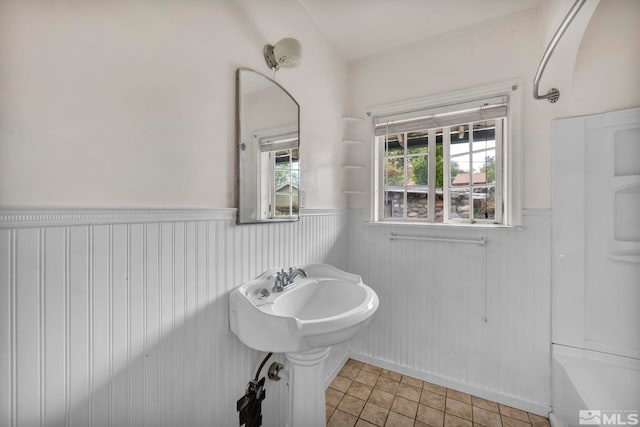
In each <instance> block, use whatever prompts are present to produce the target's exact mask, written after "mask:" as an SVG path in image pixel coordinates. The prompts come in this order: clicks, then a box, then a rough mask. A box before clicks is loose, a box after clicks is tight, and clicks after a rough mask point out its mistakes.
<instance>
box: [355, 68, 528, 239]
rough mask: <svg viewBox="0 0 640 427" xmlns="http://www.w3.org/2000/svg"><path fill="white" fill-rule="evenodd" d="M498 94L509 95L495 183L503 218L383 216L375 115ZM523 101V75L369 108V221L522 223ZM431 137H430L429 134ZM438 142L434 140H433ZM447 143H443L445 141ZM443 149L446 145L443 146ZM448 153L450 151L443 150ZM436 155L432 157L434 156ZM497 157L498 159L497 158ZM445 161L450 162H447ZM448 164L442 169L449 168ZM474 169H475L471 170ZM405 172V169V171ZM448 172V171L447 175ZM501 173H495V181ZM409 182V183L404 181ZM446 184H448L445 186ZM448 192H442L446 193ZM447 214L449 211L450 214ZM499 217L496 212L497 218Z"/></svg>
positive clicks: (432, 198)
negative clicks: (517, 77)
mask: <svg viewBox="0 0 640 427" xmlns="http://www.w3.org/2000/svg"><path fill="white" fill-rule="evenodd" d="M496 96H506V97H507V99H508V101H507V115H506V119H505V122H506V131H505V132H504V133H503V135H502V137H503V149H502V159H501V161H500V165H499V166H501V167H497V168H496V169H500V170H501V173H502V185H496V191H498V189H497V187H501V191H502V203H503V209H502V221H501V222H500V223H496V224H494V223H493V222H487V221H478V220H476V221H475V222H474V221H473V219H472V218H470V219H465V220H463V221H451V220H450V221H449V222H433V218H431V220H429V221H427V220H416V219H413V218H402V219H390V218H384V197H385V194H384V193H385V192H384V172H383V169H384V167H383V165H382V163H383V161H384V157H383V153H382V150H380V149H379V148H380V147H379V145H380V144H379V143H378V142H377V141H376V136H375V119H376V117H380V116H386V115H392V114H402V113H405V112H411V111H416V110H428V109H436V108H438V107H442V106H449V105H452V104H464V103H467V102H470V101H474V100H476V101H477V100H482V99H489V98H494V97H496ZM521 104H522V81H521V80H520V79H513V80H508V81H503V82H498V83H494V84H488V85H483V86H478V87H474V88H470V89H463V90H457V91H451V92H446V93H442V94H437V95H431V96H426V97H420V98H413V99H409V100H405V101H400V102H394V103H389V104H383V105H379V106H375V107H370V108H368V109H367V122H368V126H367V132H368V133H369V135H368V139H369V140H370V141H371V142H372V146H371V147H372V149H371V159H370V161H371V165H372V173H371V178H372V179H371V180H370V182H371V188H370V191H369V194H370V201H369V207H370V210H369V215H368V217H369V218H368V220H369V221H368V222H370V223H374V224H393V225H396V224H410V225H419V226H438V227H442V226H445V227H446V226H465V227H468V226H473V227H518V226H520V225H522V140H521V130H520V121H521V118H520V116H521ZM429 140H431V138H429ZM434 145H435V140H434ZM443 145H444V144H443ZM443 150H444V147H443ZM429 151H430V154H429V158H428V159H429V160H428V161H429V169H431V166H432V163H433V165H434V166H435V155H434V154H433V153H435V152H431V150H429ZM444 154H445V155H446V156H447V157H449V156H448V154H449V153H444ZM432 158H433V161H432V160H431V159H432ZM496 161H498V159H496ZM444 164H445V165H447V164H448V162H444ZM447 169H448V167H446V168H445V170H444V171H443V172H446V171H447ZM471 173H472V171H471ZM405 174H406V172H405ZM445 176H446V175H445ZM497 179H498V177H496V183H498V181H497ZM405 184H406V183H405ZM444 187H445V188H446V187H447V186H444ZM445 196H446V194H443V197H445ZM434 202H435V194H432V192H430V195H429V204H430V205H432V203H434ZM469 202H470V203H472V195H470V201H469ZM447 216H448V215H447ZM497 221H498V217H497V214H496V222H497Z"/></svg>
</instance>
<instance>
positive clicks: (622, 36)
mask: <svg viewBox="0 0 640 427" xmlns="http://www.w3.org/2000/svg"><path fill="white" fill-rule="evenodd" d="M547 3H548V4H547ZM596 3H597V2H595V1H594V0H590V1H588V2H587V3H586V5H585V6H584V10H582V11H581V12H580V14H583V15H585V16H583V15H580V14H579V15H578V18H576V21H575V24H577V25H582V26H585V25H587V24H588V25H587V26H586V31H585V32H584V35H583V37H582V38H581V36H582V34H581V33H578V34H573V33H571V32H568V33H567V35H568V38H567V39H566V40H565V39H564V38H563V40H562V41H561V42H560V44H559V45H558V48H557V51H556V54H555V55H554V56H552V58H551V60H550V62H549V65H548V67H547V71H546V72H545V74H544V75H543V79H542V81H541V85H540V92H541V93H546V91H547V90H548V89H549V88H550V87H552V86H557V87H558V88H559V89H560V91H561V97H560V100H559V101H558V102H557V103H556V104H550V103H548V102H547V101H536V100H534V99H533V97H532V96H531V95H530V94H531V93H532V86H533V85H532V81H533V77H534V75H535V72H536V70H537V68H538V64H539V61H540V58H541V57H542V54H543V52H544V49H545V48H546V46H547V43H548V39H549V38H550V37H551V35H552V34H553V32H555V30H556V28H557V22H558V21H560V20H561V19H562V18H564V15H565V14H566V12H567V10H568V8H569V7H570V6H571V4H572V2H568V1H563V2H559V1H555V0H553V1H551V0H550V1H549V2H546V3H544V2H543V6H546V7H541V8H540V10H538V9H532V10H530V11H527V12H524V13H521V14H518V15H515V16H512V17H507V18H502V19H499V20H496V21H494V22H491V23H485V24H481V25H478V26H475V27H470V28H467V29H466V30H464V31H456V32H453V33H448V34H444V35H442V36H439V37H434V38H430V39H427V40H424V41H420V42H416V43H413V44H409V45H406V46H404V47H401V48H398V49H394V50H393V51H391V52H385V53H382V54H378V55H373V56H371V57H368V58H364V59H361V60H357V61H354V62H352V63H350V64H349V91H350V92H349V104H348V109H347V110H348V111H349V112H350V113H351V114H352V115H360V116H362V115H363V114H364V113H365V112H366V108H367V107H369V106H375V105H380V104H384V103H388V102H393V101H400V100H403V99H408V98H412V97H419V96H426V95H431V94H436V93H442V92H447V91H450V90H455V89H463V88H469V87H474V86H478V85H482V84H487V83H491V82H495V81H500V80H507V79H511V78H521V79H522V80H523V82H524V92H523V93H524V94H525V96H524V101H523V109H522V111H523V120H522V141H523V158H524V160H523V163H524V164H523V200H524V208H549V207H551V120H553V119H554V118H558V117H568V116H574V115H582V114H593V113H600V112H605V111H611V110H619V109H624V108H630V107H634V106H638V105H640V79H638V78H637V76H638V75H640V49H639V48H638V45H637V43H635V40H638V39H639V37H640V29H639V28H638V26H637V25H636V23H637V22H638V19H639V18H640V3H639V2H637V1H636V0H607V1H601V2H599V3H597V7H596V8H595V12H594V11H593V8H594V4H596ZM551 9H552V10H551ZM554 12H555V13H554ZM590 13H593V16H592V17H591V20H590V21H589V20H587V22H580V21H581V20H583V21H584V20H585V19H587V18H588V17H589V16H591V15H590ZM583 18H584V19H583ZM613 23H615V24H613ZM572 25H573V24H572ZM570 28H571V27H570ZM565 44H566V45H568V47H567V46H565ZM563 47H564V48H569V49H573V50H570V51H566V50H565V51H563ZM563 55H564V56H563ZM566 56H571V58H573V59H574V61H569V60H567V59H566V58H565V57H566ZM362 157H363V159H362V161H367V160H368V153H366V152H363V153H362ZM362 184H364V185H365V187H364V188H368V185H367V183H366V182H364V183H362ZM361 186H362V185H361ZM350 204H351V206H352V207H365V206H366V200H365V198H352V199H351V201H350Z"/></svg>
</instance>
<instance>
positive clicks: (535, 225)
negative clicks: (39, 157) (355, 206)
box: [349, 210, 551, 413]
mask: <svg viewBox="0 0 640 427" xmlns="http://www.w3.org/2000/svg"><path fill="white" fill-rule="evenodd" d="M550 229H551V218H550V213H549V211H547V210H541V211H525V216H524V227H523V229H519V230H505V229H498V228H491V229H472V228H461V227H456V228H445V227H442V228H437V227H431V228H428V229H427V228H417V227H416V228H407V226H383V225H366V224H364V223H363V220H362V218H361V217H360V215H359V214H357V215H355V216H353V217H352V218H351V223H350V228H349V233H350V239H349V271H350V272H352V273H356V274H360V275H362V276H363V280H364V282H365V283H366V284H367V285H369V286H371V287H372V288H373V289H374V290H375V291H376V292H377V293H378V296H379V298H380V308H379V309H378V312H377V313H376V315H375V316H374V318H373V320H372V322H371V324H370V326H369V327H368V328H366V329H365V331H364V332H363V333H362V334H360V335H358V336H356V337H355V338H354V340H353V341H352V348H353V351H354V352H355V353H356V354H358V355H361V356H364V357H367V358H371V359H370V360H374V361H375V360H379V361H382V362H384V363H389V364H390V366H397V367H399V368H406V369H408V370H409V371H408V372H410V373H411V374H413V375H420V376H422V377H423V378H428V379H430V380H432V381H436V382H438V381H439V382H442V383H443V384H445V385H448V386H453V387H455V388H459V389H463V390H464V389H466V390H469V391H472V392H474V393H476V394H480V395H482V394H484V395H486V396H487V397H490V398H492V399H497V400H500V401H504V402H506V403H509V404H512V405H513V404H519V406H521V407H524V408H525V409H529V410H531V411H534V412H542V413H544V411H545V410H546V409H548V407H549V404H550V396H549V384H550V383H549V381H550V380H549V377H550V374H549V359H550V353H549V352H550V348H549V343H550V306H549V305H550V274H551V273H550V261H551V260H550V256H549V251H550V238H551V236H550ZM391 232H397V233H399V234H410V235H425V236H432V237H449V238H471V239H477V238H480V237H486V238H487V240H488V244H487V246H486V247H483V246H479V245H469V244H459V243H449V242H424V241H406V240H402V241H395V240H394V241H391V240H389V238H388V236H389V233H391ZM485 318H486V321H485ZM368 360H369V359H368Z"/></svg>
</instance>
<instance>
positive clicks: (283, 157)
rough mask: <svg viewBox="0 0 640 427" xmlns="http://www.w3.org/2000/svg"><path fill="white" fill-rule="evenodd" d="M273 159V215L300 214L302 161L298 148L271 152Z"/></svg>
mask: <svg viewBox="0 0 640 427" xmlns="http://www.w3.org/2000/svg"><path fill="white" fill-rule="evenodd" d="M271 158H272V161H273V186H272V188H273V198H272V201H271V203H272V206H273V207H274V209H273V213H272V217H273V218H282V217H291V216H295V215H298V189H299V187H300V162H299V161H298V160H299V157H298V149H287V150H282V151H274V152H271Z"/></svg>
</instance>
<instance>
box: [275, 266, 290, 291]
mask: <svg viewBox="0 0 640 427" xmlns="http://www.w3.org/2000/svg"><path fill="white" fill-rule="evenodd" d="M286 282H287V273H285V272H284V269H282V270H281V271H278V272H277V273H276V280H275V283H274V284H273V289H272V292H282V290H283V289H284V287H285V286H286Z"/></svg>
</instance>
